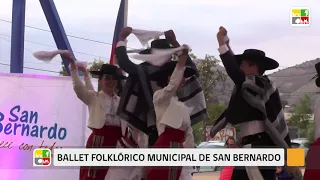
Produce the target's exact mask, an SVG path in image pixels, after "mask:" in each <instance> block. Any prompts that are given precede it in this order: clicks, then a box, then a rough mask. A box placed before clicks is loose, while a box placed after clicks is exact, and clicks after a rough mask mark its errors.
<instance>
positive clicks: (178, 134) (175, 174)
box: [146, 127, 185, 180]
mask: <svg viewBox="0 0 320 180" xmlns="http://www.w3.org/2000/svg"><path fill="white" fill-rule="evenodd" d="M184 136H185V132H184V131H182V130H178V129H173V128H169V127H167V128H166V129H165V131H164V132H163V133H162V134H161V135H160V136H159V139H158V140H157V142H156V143H155V144H154V145H153V148H183V145H182V143H183V141H184ZM181 170H182V167H149V168H148V169H147V178H146V180H179V178H180V174H181Z"/></svg>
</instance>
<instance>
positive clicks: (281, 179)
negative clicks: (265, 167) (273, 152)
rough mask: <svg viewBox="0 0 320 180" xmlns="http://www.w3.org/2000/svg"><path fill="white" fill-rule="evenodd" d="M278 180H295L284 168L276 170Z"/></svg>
mask: <svg viewBox="0 0 320 180" xmlns="http://www.w3.org/2000/svg"><path fill="white" fill-rule="evenodd" d="M276 175H277V180H293V176H290V175H289V174H288V173H287V171H286V170H285V168H284V167H281V166H280V167H277V170H276Z"/></svg>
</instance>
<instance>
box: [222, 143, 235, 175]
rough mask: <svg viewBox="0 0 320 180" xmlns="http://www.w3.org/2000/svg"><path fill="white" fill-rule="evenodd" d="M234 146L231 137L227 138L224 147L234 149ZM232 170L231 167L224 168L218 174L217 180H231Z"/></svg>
mask: <svg viewBox="0 0 320 180" xmlns="http://www.w3.org/2000/svg"><path fill="white" fill-rule="evenodd" d="M235 144H236V142H235V139H234V138H233V137H229V138H228V139H227V141H226V144H225V147H227V148H235V147H236V145H235ZM233 168H234V167H233V166H225V167H224V168H223V169H222V171H221V173H220V178H219V180H231V177H232V172H233Z"/></svg>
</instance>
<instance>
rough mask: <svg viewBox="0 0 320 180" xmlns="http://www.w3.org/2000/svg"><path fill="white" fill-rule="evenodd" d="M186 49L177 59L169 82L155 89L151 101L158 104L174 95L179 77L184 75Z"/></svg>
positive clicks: (178, 83)
mask: <svg viewBox="0 0 320 180" xmlns="http://www.w3.org/2000/svg"><path fill="white" fill-rule="evenodd" d="M187 56H188V51H187V50H186V51H184V53H183V54H182V55H181V56H180V57H179V61H178V63H177V65H176V67H175V69H174V71H173V73H172V75H171V78H170V81H169V84H168V85H167V86H166V87H164V88H163V89H160V90H158V91H156V92H155V93H154V95H153V103H154V104H158V103H161V102H163V101H165V100H169V99H171V97H172V96H174V95H175V93H176V91H177V89H178V87H179V85H180V83H181V79H182V78H183V75H184V70H185V69H186V61H187Z"/></svg>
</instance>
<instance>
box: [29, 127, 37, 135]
mask: <svg viewBox="0 0 320 180" xmlns="http://www.w3.org/2000/svg"><path fill="white" fill-rule="evenodd" d="M38 129H39V128H38V126H32V130H31V133H30V135H31V137H39V131H38Z"/></svg>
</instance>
